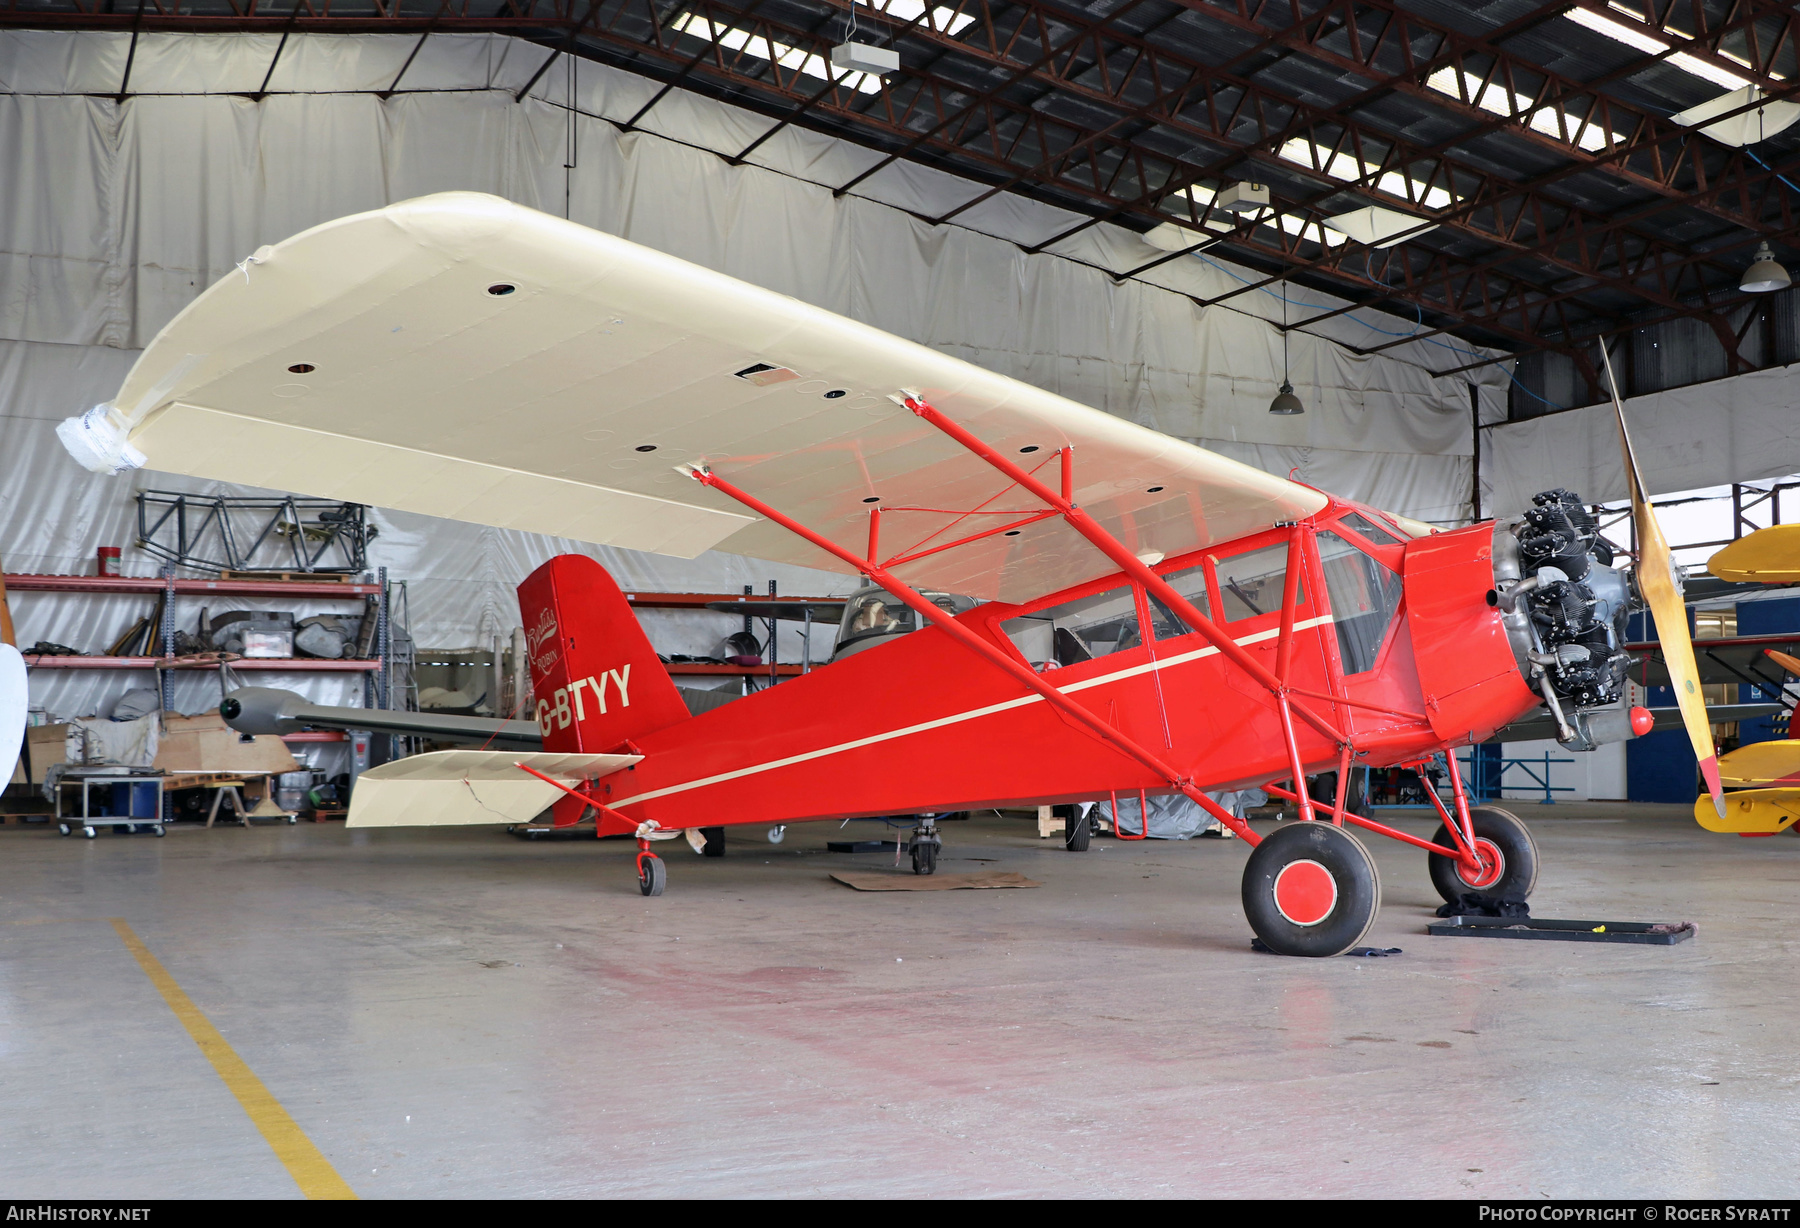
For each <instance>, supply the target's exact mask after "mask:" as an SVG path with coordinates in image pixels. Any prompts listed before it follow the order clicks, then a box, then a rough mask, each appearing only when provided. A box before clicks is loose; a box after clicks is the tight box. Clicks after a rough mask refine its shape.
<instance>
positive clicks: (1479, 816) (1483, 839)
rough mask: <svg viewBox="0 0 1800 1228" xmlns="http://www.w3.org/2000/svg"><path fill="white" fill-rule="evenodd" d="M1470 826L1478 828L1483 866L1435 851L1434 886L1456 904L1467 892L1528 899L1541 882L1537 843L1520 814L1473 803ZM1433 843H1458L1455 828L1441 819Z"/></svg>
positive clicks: (1429, 857)
mask: <svg viewBox="0 0 1800 1228" xmlns="http://www.w3.org/2000/svg"><path fill="white" fill-rule="evenodd" d="M1469 821H1470V825H1471V826H1472V827H1473V828H1474V829H1475V858H1476V860H1477V861H1479V862H1480V863H1481V864H1480V869H1479V870H1472V869H1470V868H1469V867H1467V866H1465V865H1463V864H1462V863H1461V862H1459V861H1457V860H1456V859H1455V858H1453V857H1445V856H1444V855H1443V854H1442V853H1429V854H1427V855H1426V860H1427V861H1428V862H1429V864H1430V867H1431V885H1432V886H1433V887H1436V888H1437V891H1438V894H1439V895H1441V896H1443V897H1444V899H1445V900H1446V901H1448V902H1450V903H1452V904H1454V903H1455V902H1456V901H1457V898H1458V897H1460V896H1464V895H1478V896H1480V897H1482V898H1483V899H1485V900H1502V899H1514V900H1522V899H1524V898H1525V897H1526V896H1528V895H1530V894H1531V889H1532V888H1533V887H1535V886H1537V869H1538V854H1537V843H1536V842H1535V841H1534V840H1532V838H1531V832H1530V831H1529V830H1528V829H1527V828H1526V826H1525V824H1524V823H1522V822H1521V821H1520V820H1519V817H1518V816H1517V815H1515V814H1513V813H1512V812H1511V811H1510V810H1502V809H1500V807H1498V806H1473V807H1471V808H1470V810H1469ZM1432 843H1433V844H1441V845H1444V846H1446V847H1455V846H1454V844H1453V843H1452V841H1451V837H1450V832H1449V830H1448V829H1446V828H1445V827H1444V826H1443V825H1442V824H1439V826H1438V829H1437V831H1436V833H1435V834H1434V835H1433V836H1432Z"/></svg>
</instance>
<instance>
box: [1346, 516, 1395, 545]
mask: <svg viewBox="0 0 1800 1228" xmlns="http://www.w3.org/2000/svg"><path fill="white" fill-rule="evenodd" d="M1338 523H1339V524H1341V525H1343V526H1344V527H1345V528H1347V529H1349V530H1350V531H1351V532H1352V533H1361V534H1362V535H1363V536H1364V537H1366V538H1368V539H1369V540H1370V541H1372V542H1374V543H1375V544H1376V545H1377V546H1400V545H1404V544H1405V543H1404V542H1402V541H1401V540H1400V539H1399V538H1398V537H1395V536H1394V534H1393V533H1392V532H1390V531H1389V530H1387V529H1384V528H1382V527H1381V526H1380V525H1378V524H1376V523H1375V522H1374V521H1373V520H1370V519H1369V518H1368V517H1367V516H1365V515H1363V514H1362V513H1361V512H1345V513H1344V514H1343V515H1342V516H1339V517H1338Z"/></svg>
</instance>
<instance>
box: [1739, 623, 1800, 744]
mask: <svg viewBox="0 0 1800 1228" xmlns="http://www.w3.org/2000/svg"><path fill="white" fill-rule="evenodd" d="M1796 632H1800V597H1786V598H1783V599H1781V600H1780V601H1746V602H1742V603H1740V604H1739V606H1738V608H1737V633H1738V634H1739V635H1792V634H1794V633H1796ZM1764 672H1766V673H1768V674H1770V675H1778V674H1780V673H1781V670H1780V669H1779V668H1778V667H1777V666H1776V665H1775V664H1774V663H1773V662H1770V663H1769V664H1768V666H1767V668H1766V669H1765V671H1764ZM1769 698H1770V696H1769V693H1768V692H1767V691H1764V690H1762V689H1760V688H1758V687H1753V686H1749V685H1745V686H1740V687H1739V688H1738V702H1739V703H1746V704H1755V703H1767V702H1768V700H1769ZM1787 736H1788V727H1787V718H1785V717H1782V718H1780V719H1779V720H1778V719H1777V718H1776V717H1773V716H1759V717H1757V718H1756V719H1755V720H1749V721H1739V722H1738V743H1739V744H1740V745H1742V744H1744V743H1748V742H1773V741H1774V740H1775V739H1776V738H1785V737H1787Z"/></svg>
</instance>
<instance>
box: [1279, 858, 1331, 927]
mask: <svg viewBox="0 0 1800 1228" xmlns="http://www.w3.org/2000/svg"><path fill="white" fill-rule="evenodd" d="M1337 898H1338V886H1337V879H1335V878H1333V877H1332V876H1331V871H1330V870H1327V869H1326V868H1325V867H1324V866H1322V865H1320V864H1319V863H1318V862H1316V861H1290V862H1289V863H1288V864H1287V865H1285V866H1283V867H1281V873H1279V874H1277V875H1276V876H1275V908H1276V911H1278V912H1280V913H1281V915H1282V916H1283V917H1286V918H1287V919H1288V920H1289V921H1291V922H1292V923H1293V924H1295V925H1317V924H1318V923H1319V922H1321V921H1323V920H1324V919H1325V918H1326V917H1329V916H1330V915H1331V910H1332V909H1333V908H1336V907H1337Z"/></svg>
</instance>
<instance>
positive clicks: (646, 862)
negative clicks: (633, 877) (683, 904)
mask: <svg viewBox="0 0 1800 1228" xmlns="http://www.w3.org/2000/svg"><path fill="white" fill-rule="evenodd" d="M637 872H638V890H639V891H641V892H643V893H644V894H645V895H661V894H662V893H663V888H664V887H666V886H668V884H669V867H667V866H665V865H664V864H663V859H662V858H660V857H658V856H657V855H656V854H655V853H639V854H638V861H637Z"/></svg>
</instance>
